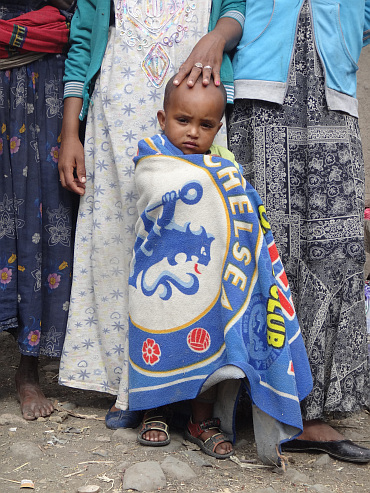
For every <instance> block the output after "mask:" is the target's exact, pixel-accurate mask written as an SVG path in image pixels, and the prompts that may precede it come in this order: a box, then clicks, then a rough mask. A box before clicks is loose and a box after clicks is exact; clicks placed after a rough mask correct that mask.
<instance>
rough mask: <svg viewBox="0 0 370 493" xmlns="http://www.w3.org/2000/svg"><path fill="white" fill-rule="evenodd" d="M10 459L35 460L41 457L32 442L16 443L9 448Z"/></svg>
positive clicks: (40, 453) (39, 451)
mask: <svg viewBox="0 0 370 493" xmlns="http://www.w3.org/2000/svg"><path fill="white" fill-rule="evenodd" d="M10 454H11V456H12V457H21V458H24V459H29V460H30V459H36V458H39V457H42V455H43V454H42V452H41V450H40V449H39V447H38V446H37V445H36V444H35V443H33V442H17V443H13V445H12V446H11V447H10Z"/></svg>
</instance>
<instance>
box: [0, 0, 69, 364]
mask: <svg viewBox="0 0 370 493" xmlns="http://www.w3.org/2000/svg"><path fill="white" fill-rule="evenodd" d="M21 3H22V4H26V3H29V2H21ZM26 10H28V7H27V6H24V7H22V6H19V5H16V6H15V5H14V4H10V3H9V4H8V5H7V4H4V3H2V8H1V12H0V17H1V18H3V19H9V18H13V17H16V16H18V15H20V14H21V13H23V12H25V11H26ZM64 59H65V57H64V55H46V56H45V57H43V58H41V59H39V60H37V61H36V62H33V63H30V64H28V65H25V66H23V67H19V68H14V69H12V70H2V71H0V169H1V175H0V305H1V311H0V330H9V329H10V330H12V331H14V332H16V333H17V338H18V342H19V348H20V351H21V353H22V354H26V355H32V356H38V355H39V354H45V355H48V356H59V355H60V353H61V350H62V347H63V341H64V335H65V328H66V322H67V316H68V306H69V296H70V286H71V267H72V259H73V255H72V253H73V252H72V248H73V231H74V227H73V225H74V221H73V216H74V210H75V208H76V204H75V198H74V197H73V196H72V194H71V193H69V192H67V191H66V190H64V189H63V188H62V187H61V185H60V183H59V176H58V157H59V147H60V132H61V125H62V114H63V84H62V77H63V71H64ZM74 204H75V205H74Z"/></svg>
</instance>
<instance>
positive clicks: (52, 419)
mask: <svg viewBox="0 0 370 493" xmlns="http://www.w3.org/2000/svg"><path fill="white" fill-rule="evenodd" d="M49 421H50V422H51V423H62V422H63V419H62V418H61V417H60V416H57V415H52V416H50V418H49Z"/></svg>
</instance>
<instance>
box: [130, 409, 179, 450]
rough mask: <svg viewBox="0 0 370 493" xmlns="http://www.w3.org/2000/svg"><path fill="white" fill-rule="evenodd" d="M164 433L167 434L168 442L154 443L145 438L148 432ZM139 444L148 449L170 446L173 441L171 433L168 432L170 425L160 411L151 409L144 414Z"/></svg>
mask: <svg viewBox="0 0 370 493" xmlns="http://www.w3.org/2000/svg"><path fill="white" fill-rule="evenodd" d="M152 430H156V431H162V432H163V433H165V434H166V436H167V438H166V440H161V441H159V442H152V441H151V440H145V438H143V435H144V433H146V432H147V431H152ZM137 439H138V442H139V443H141V444H142V445H146V446H147V447H163V446H165V445H168V444H169V443H170V441H171V437H170V433H169V431H168V424H167V423H166V417H165V416H164V415H163V412H161V410H160V409H150V410H149V411H146V413H145V414H144V418H143V421H142V426H141V430H140V431H139V434H138V436H137Z"/></svg>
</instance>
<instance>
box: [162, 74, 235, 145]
mask: <svg viewBox="0 0 370 493" xmlns="http://www.w3.org/2000/svg"><path fill="white" fill-rule="evenodd" d="M186 80H187V79H185V80H183V81H182V82H181V84H180V85H179V86H175V85H174V84H173V78H172V79H170V80H169V82H168V83H167V86H166V90H165V94H164V102H163V108H164V109H163V110H159V111H158V113H157V116H158V121H159V125H160V127H161V129H162V130H163V132H164V134H165V135H166V137H167V138H168V139H169V140H170V141H171V142H172V144H173V145H174V146H176V147H177V148H178V149H180V150H181V151H182V152H183V153H184V154H204V153H205V152H207V151H208V149H209V148H210V146H211V145H212V142H213V139H214V138H215V136H216V134H217V132H218V131H219V130H220V128H221V126H222V123H221V121H220V120H221V118H222V116H223V114H224V111H225V106H226V99H227V97H226V91H225V88H224V87H223V86H222V84H221V86H219V87H216V86H215V85H214V83H213V80H211V83H210V84H209V85H208V86H203V84H202V80H200V79H198V81H197V82H196V83H195V84H194V86H193V87H188V85H187V84H186Z"/></svg>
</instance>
